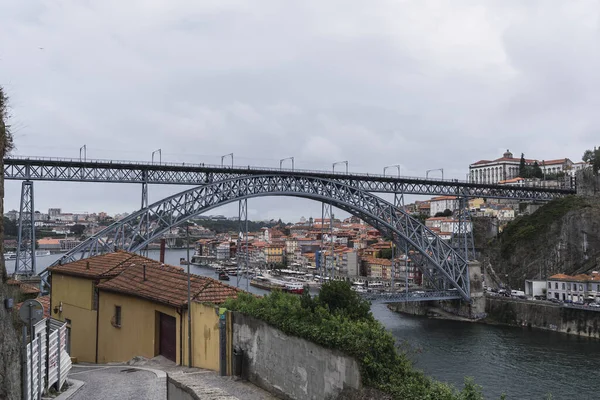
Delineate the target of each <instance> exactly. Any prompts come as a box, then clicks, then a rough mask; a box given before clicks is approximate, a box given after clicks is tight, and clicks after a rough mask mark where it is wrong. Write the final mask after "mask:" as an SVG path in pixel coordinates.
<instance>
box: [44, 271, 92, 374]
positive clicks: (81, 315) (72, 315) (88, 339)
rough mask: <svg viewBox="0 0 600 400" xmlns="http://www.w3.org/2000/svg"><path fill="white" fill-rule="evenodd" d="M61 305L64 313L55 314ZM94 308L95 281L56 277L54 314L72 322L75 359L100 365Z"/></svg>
mask: <svg viewBox="0 0 600 400" xmlns="http://www.w3.org/2000/svg"><path fill="white" fill-rule="evenodd" d="M61 302H62V312H59V313H54V308H55V307H58V306H59V305H60V303H61ZM91 308H92V280H90V279H84V278H76V277H72V276H68V275H59V274H57V273H53V274H52V289H51V296H50V313H51V315H52V317H53V318H56V319H58V320H61V321H64V320H65V319H69V320H71V357H75V358H77V361H80V362H96V311H93V310H92V309H91Z"/></svg>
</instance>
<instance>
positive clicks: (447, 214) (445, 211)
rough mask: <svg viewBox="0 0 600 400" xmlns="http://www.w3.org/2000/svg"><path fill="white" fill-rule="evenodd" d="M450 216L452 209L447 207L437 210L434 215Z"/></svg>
mask: <svg viewBox="0 0 600 400" xmlns="http://www.w3.org/2000/svg"><path fill="white" fill-rule="evenodd" d="M451 216H452V210H450V209H449V208H446V209H445V210H444V211H438V212H437V213H435V215H434V217H451Z"/></svg>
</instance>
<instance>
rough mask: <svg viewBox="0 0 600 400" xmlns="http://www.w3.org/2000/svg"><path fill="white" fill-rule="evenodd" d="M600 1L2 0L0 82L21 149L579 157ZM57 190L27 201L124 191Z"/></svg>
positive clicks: (143, 155)
mask: <svg viewBox="0 0 600 400" xmlns="http://www.w3.org/2000/svg"><path fill="white" fill-rule="evenodd" d="M599 16H600V6H599V4H598V2H596V1H577V2H548V1H528V2H522V1H516V0H505V1H485V2H473V1H470V0H464V1H461V0H456V1H452V2H448V1H443V0H431V1H429V0H428V1H408V0H405V1H396V0H377V1H375V2H362V1H358V0H343V1H342V0H332V1H328V2H323V1H317V0H305V1H290V2H280V1H275V0H258V1H255V2H252V3H249V2H244V1H241V0H214V1H202V2H192V1H184V0H170V1H167V0H151V1H139V0H136V1H128V2H122V1H116V0H107V1H102V2H81V1H75V0H67V1H61V2H48V1H44V0H37V1H36V0H32V1H27V2H3V3H2V4H0V84H1V85H3V86H5V88H6V89H7V91H8V94H9V95H10V98H11V104H12V107H13V110H12V114H13V115H14V118H13V120H12V121H11V123H12V124H13V126H15V127H16V145H17V151H16V152H17V153H18V154H23V155H47V156H56V157H65V156H66V157H69V156H70V157H78V155H79V152H78V150H79V148H80V147H81V146H82V145H83V144H86V145H87V148H88V156H89V157H91V158H112V159H133V160H147V161H149V160H150V155H151V153H152V151H154V150H156V149H159V148H160V149H161V150H162V154H163V159H164V160H165V161H178V162H205V163H213V164H218V163H220V160H221V156H222V155H223V154H227V153H231V152H233V153H234V161H235V162H236V163H239V164H241V165H247V164H248V165H250V164H256V165H264V166H271V167H278V166H279V160H280V159H282V158H284V157H290V156H294V157H295V164H296V166H297V167H298V168H306V169H310V168H322V169H326V170H329V169H330V168H331V164H332V163H333V162H335V161H342V160H348V161H349V167H350V170H354V171H359V170H360V171H364V172H369V173H380V172H381V171H382V168H383V167H384V166H387V165H392V164H401V165H402V167H401V168H402V174H403V175H424V174H425V171H426V170H428V169H432V168H444V171H445V175H446V176H448V177H455V178H462V177H464V176H465V174H466V172H467V168H468V164H469V163H471V162H474V161H477V160H478V159H489V158H495V157H498V156H500V155H501V153H502V152H503V151H504V150H505V149H506V148H509V149H510V150H511V151H513V153H515V154H520V153H521V152H524V153H525V154H526V155H528V156H530V157H534V158H545V159H550V158H562V157H570V158H572V159H573V160H577V159H578V158H579V157H580V156H581V154H582V153H583V151H584V150H585V149H587V148H591V147H593V146H594V145H598V143H597V137H598V126H599V124H600V117H599V116H598V113H597V112H596V110H597V109H598V107H599V106H600V98H599V97H598V96H597V93H598V89H600V87H599V86H600V78H599V77H598V74H597V72H596V71H597V70H598V68H599V67H600V65H599V64H600V48H599V47H598V46H597V43H598V35H599V26H598V21H599ZM61 185H62V184H61ZM61 187H64V188H65V189H64V195H63V196H61V197H60V198H57V197H56V196H55V193H54V192H53V191H52V190H50V189H49V188H48V187H47V186H46V185H43V184H41V185H39V190H36V193H37V196H38V197H39V199H38V200H37V202H36V203H37V205H38V207H39V208H40V209H42V210H43V209H44V208H47V207H50V206H62V207H63V208H64V209H73V210H75V209H77V210H80V209H81V208H86V209H87V210H88V211H99V210H101V209H104V210H106V211H109V212H119V211H122V210H131V209H135V208H136V207H137V205H138V203H139V198H138V195H137V192H138V190H139V188H136V187H135V186H132V187H128V188H127V189H126V190H125V189H123V190H119V189H115V190H116V191H115V192H114V194H113V195H112V196H113V197H111V198H110V199H107V198H105V195H106V193H107V190H108V192H110V191H111V190H113V189H112V188H113V187H116V186H114V185H113V186H109V187H110V188H111V189H106V188H104V187H99V186H95V185H87V186H85V191H84V190H83V189H79V188H80V187H81V188H83V187H84V186H83V185H76V184H73V185H64V186H61ZM36 189H37V188H36ZM175 189H176V188H173V187H161V188H159V187H157V188H153V192H152V193H154V194H155V195H156V196H161V195H167V194H171V193H173V190H175ZM18 193H19V188H18V185H17V184H16V183H9V184H8V186H7V193H6V206H7V208H16V207H18V199H19V194H18ZM84 193H85V196H84ZM110 193H113V192H110ZM82 204H85V206H82ZM257 204H258V205H260V207H256V208H255V209H256V210H257V212H258V215H264V216H266V215H272V212H274V211H273V210H276V212H282V213H286V214H287V215H282V217H291V216H293V215H301V214H304V215H307V214H309V213H308V212H303V208H302V207H308V206H305V205H304V204H305V203H303V202H300V203H290V204H294V207H299V208H293V207H292V208H290V207H283V209H282V208H281V207H280V206H281V203H280V200H279V199H270V200H264V201H260V202H258V203H257ZM286 205H287V204H286ZM233 209H234V208H232V210H233ZM279 210H281V211H279ZM315 215H316V214H315Z"/></svg>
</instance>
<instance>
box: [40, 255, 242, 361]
mask: <svg viewBox="0 0 600 400" xmlns="http://www.w3.org/2000/svg"><path fill="white" fill-rule="evenodd" d="M124 255H127V256H128V258H127V259H126V260H125V261H123V260H122V259H123V258H125V257H124ZM115 263H118V264H117V265H115ZM100 265H102V266H103V268H105V269H107V271H105V272H101V268H100ZM111 265H112V267H111ZM66 270H68V271H69V272H70V274H66V273H65V271H66ZM88 271H95V273H96V277H97V278H96V279H89V278H88V277H85V276H81V275H84V274H85V273H86V272H88ZM51 273H52V297H53V299H52V304H53V307H62V311H60V312H59V314H61V317H62V318H63V320H67V319H68V320H70V324H71V330H72V332H71V342H72V346H71V353H72V356H74V357H77V358H78V360H79V361H90V362H97V363H107V362H123V361H128V360H130V359H131V358H133V357H135V356H143V357H147V358H152V357H154V356H157V355H163V356H164V357H166V358H168V359H171V360H173V361H175V362H176V363H179V364H182V365H188V359H189V353H188V346H187V343H188V340H187V331H188V322H187V321H188V314H187V313H188V303H187V274H185V273H184V272H183V270H182V269H181V268H179V267H173V266H168V265H161V264H160V263H158V262H156V261H154V260H150V259H147V258H145V257H140V256H138V255H133V254H130V253H125V252H117V253H111V254H107V255H102V256H98V257H93V258H90V259H89V260H87V261H86V260H83V261H77V262H75V263H70V264H65V265H62V266H58V267H53V268H52V270H51ZM76 273H79V275H77V276H76ZM89 274H90V275H91V274H92V272H89ZM109 275H110V278H108V277H107V276H109ZM56 282H58V284H56ZM238 292H239V289H237V288H234V287H231V286H227V285H224V284H222V283H221V282H219V281H217V280H214V279H211V278H206V277H202V276H197V275H191V276H190V293H191V298H192V302H191V307H189V309H190V310H191V320H192V324H191V327H192V329H191V342H192V347H191V348H192V365H193V366H195V367H200V368H207V369H212V370H218V369H219V345H220V342H219V315H218V312H217V310H218V309H217V308H215V306H214V304H220V303H222V302H223V301H224V300H225V299H227V298H228V297H232V296H236V295H237V293H238ZM92 293H94V295H92ZM61 302H62V305H60V304H61ZM55 304H57V305H58V306H55ZM96 321H97V323H96ZM84 326H85V328H84ZM229 347H230V346H229Z"/></svg>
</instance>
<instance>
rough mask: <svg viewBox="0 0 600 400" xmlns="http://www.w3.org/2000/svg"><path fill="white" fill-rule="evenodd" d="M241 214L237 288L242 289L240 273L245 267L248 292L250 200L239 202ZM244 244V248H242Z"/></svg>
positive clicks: (237, 249) (238, 240) (237, 252)
mask: <svg viewBox="0 0 600 400" xmlns="http://www.w3.org/2000/svg"><path fill="white" fill-rule="evenodd" d="M238 214H239V220H238V221H239V224H240V225H239V234H238V239H237V246H236V255H237V274H236V284H237V285H236V286H237V287H240V280H241V278H242V271H240V266H241V265H242V263H243V265H244V266H245V269H244V270H245V271H246V290H248V281H249V272H250V271H249V270H248V268H249V260H248V257H249V254H248V199H247V198H246V199H243V200H240V201H239V207H238ZM242 243H243V246H242Z"/></svg>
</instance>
